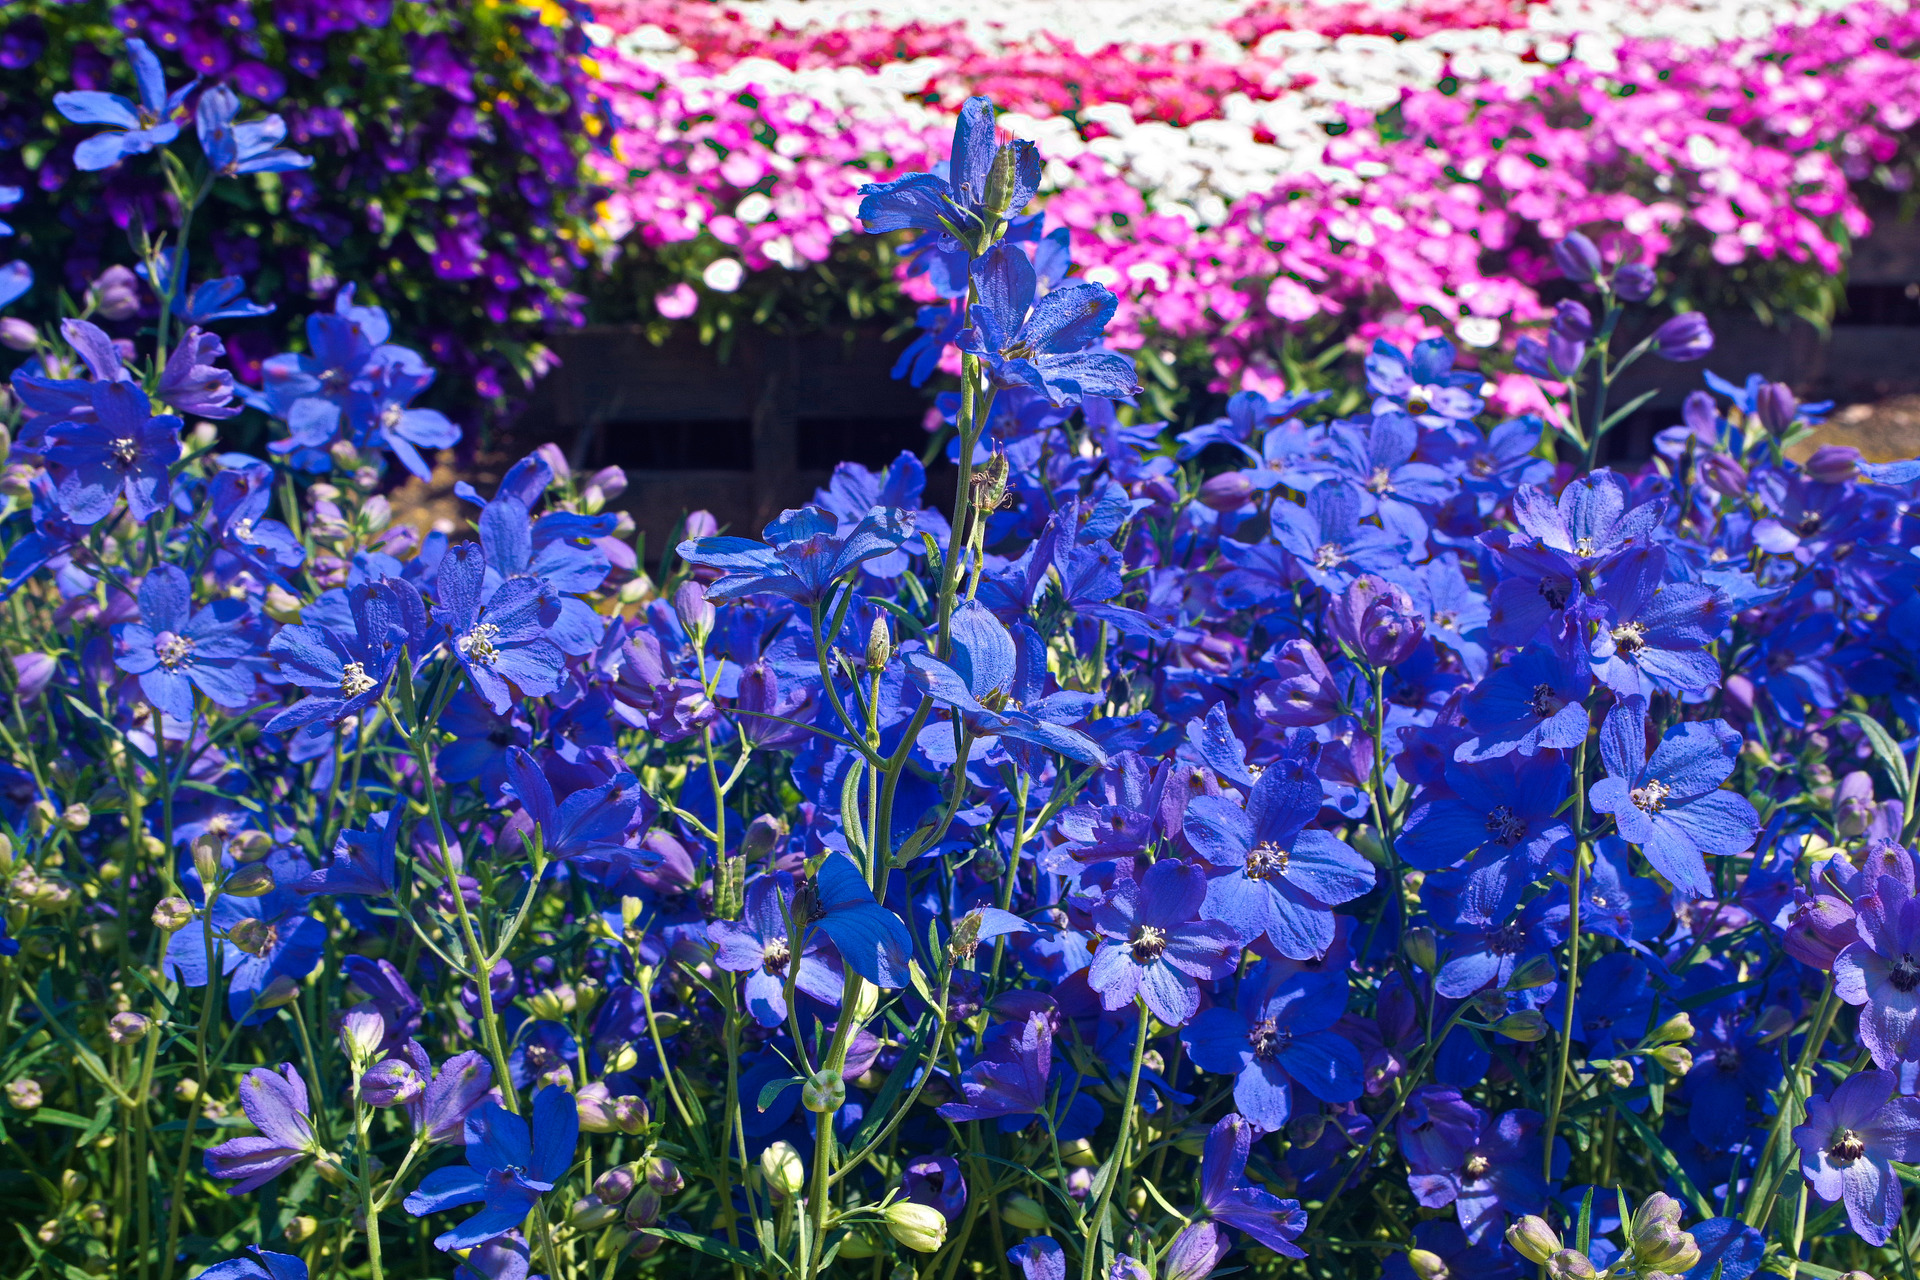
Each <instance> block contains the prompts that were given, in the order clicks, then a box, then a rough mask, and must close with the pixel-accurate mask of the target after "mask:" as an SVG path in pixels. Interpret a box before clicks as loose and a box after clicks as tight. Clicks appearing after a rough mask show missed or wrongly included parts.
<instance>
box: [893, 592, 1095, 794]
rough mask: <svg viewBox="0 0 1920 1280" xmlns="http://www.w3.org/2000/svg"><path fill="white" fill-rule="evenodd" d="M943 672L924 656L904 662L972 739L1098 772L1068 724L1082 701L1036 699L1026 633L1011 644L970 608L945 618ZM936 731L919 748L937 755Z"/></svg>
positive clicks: (1040, 671)
mask: <svg viewBox="0 0 1920 1280" xmlns="http://www.w3.org/2000/svg"><path fill="white" fill-rule="evenodd" d="M951 634H952V640H953V654H952V662H951V664H949V663H945V662H942V661H940V660H939V659H938V658H936V657H934V656H933V655H932V654H930V653H926V652H924V651H920V652H915V653H910V654H908V655H907V656H906V664H907V675H908V677H909V678H910V679H911V680H912V681H913V682H914V683H915V684H916V685H918V686H919V687H920V688H921V689H923V690H925V691H926V693H927V694H928V695H929V696H930V697H932V698H933V700H934V701H935V702H937V703H939V704H940V705H941V706H944V707H950V708H952V709H953V710H954V711H955V712H956V713H957V715H958V718H959V719H960V720H961V722H962V723H964V724H965V725H966V727H967V729H968V731H969V732H970V733H971V734H972V735H973V736H974V737H975V738H976V739H978V738H990V737H1004V738H1012V739H1014V740H1016V741H1020V742H1031V743H1033V744H1034V745H1035V746H1040V747H1045V748H1046V749H1048V750H1049V751H1057V752H1059V753H1060V754H1061V755H1063V756H1066V757H1068V758H1069V759H1072V760H1079V761H1081V762H1083V763H1086V764H1102V763H1104V762H1105V760H1106V753H1105V752H1104V751H1102V750H1101V749H1100V745H1099V744H1098V743H1096V742H1095V741H1094V740H1093V739H1092V738H1089V737H1088V736H1087V735H1086V734H1084V733H1082V732H1080V731H1079V730H1078V729H1071V728H1068V727H1067V726H1068V724H1070V723H1072V722H1074V721H1078V720H1082V719H1085V718H1086V714H1087V711H1088V710H1089V703H1090V701H1091V700H1090V699H1089V698H1088V696H1087V695H1085V694H1076V693H1064V692H1063V693H1054V694H1047V695H1045V696H1042V694H1043V690H1044V688H1045V683H1044V682H1045V680H1046V653H1045V646H1044V645H1043V644H1042V643H1041V641H1040V638H1039V636H1038V635H1037V634H1035V633H1034V631H1033V630H1032V629H1031V628H1029V627H1026V626H1024V625H1023V626H1021V627H1020V628H1019V640H1020V641H1021V642H1022V643H1019V644H1016V640H1015V636H1014V634H1013V633H1011V632H1009V631H1008V630H1007V628H1006V627H1004V626H1002V625H1001V623H1000V620H999V619H998V618H995V617H994V616H993V614H991V613H989V612H988V611H987V608H986V606H984V605H982V604H981V603H980V602H979V601H977V600H969V601H967V602H966V603H964V604H962V605H961V606H960V607H959V608H958V609H956V610H954V612H953V627H952V633H951ZM943 734H946V735H948V736H949V737H950V733H949V731H948V730H946V729H945V728H944V726H937V725H936V726H932V727H930V728H929V729H928V730H927V731H925V732H924V733H923V735H922V745H923V746H924V747H927V748H930V749H932V750H934V751H936V752H941V751H942V750H943V748H945V747H946V743H943V742H940V741H938V739H939V737H940V736H941V735H943Z"/></svg>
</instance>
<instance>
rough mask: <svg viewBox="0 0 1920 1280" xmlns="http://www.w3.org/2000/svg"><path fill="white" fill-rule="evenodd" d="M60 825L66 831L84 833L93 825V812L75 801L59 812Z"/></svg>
mask: <svg viewBox="0 0 1920 1280" xmlns="http://www.w3.org/2000/svg"><path fill="white" fill-rule="evenodd" d="M60 825H61V826H62V827H65V828H66V829H67V830H68V831H85V830H86V829H87V828H88V827H89V826H92V825H93V810H92V809H90V808H88V807H87V806H86V805H84V804H82V803H80V801H78V800H75V801H74V802H73V803H72V804H70V805H68V806H67V807H66V808H65V809H62V810H61V811H60Z"/></svg>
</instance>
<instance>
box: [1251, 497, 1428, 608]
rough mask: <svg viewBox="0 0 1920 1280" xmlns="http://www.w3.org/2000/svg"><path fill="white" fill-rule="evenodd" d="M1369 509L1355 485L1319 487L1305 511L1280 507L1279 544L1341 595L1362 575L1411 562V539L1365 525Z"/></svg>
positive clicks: (1318, 582) (1307, 573)
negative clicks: (1408, 552)
mask: <svg viewBox="0 0 1920 1280" xmlns="http://www.w3.org/2000/svg"><path fill="white" fill-rule="evenodd" d="M1364 509H1365V503H1364V501H1363V500H1362V497H1361V494H1360V491H1359V490H1358V489H1357V488H1355V487H1354V486H1353V485H1351V484H1348V483H1346V482H1345V481H1341V480H1328V481H1325V482H1323V483H1321V484H1318V485H1315V486H1314V487H1313V489H1312V491H1311V492H1309V493H1308V494H1307V498H1306V502H1305V504H1304V505H1302V506H1295V505H1294V504H1293V503H1290V502H1280V503H1275V504H1274V507H1273V514H1272V520H1273V540H1274V541H1275V542H1277V543H1279V544H1280V546H1281V547H1283V548H1285V550H1286V551H1287V553H1288V554H1289V555H1290V556H1291V557H1292V559H1293V564H1294V567H1295V568H1296V569H1297V570H1298V571H1299V573H1300V574H1301V575H1303V576H1304V577H1306V578H1307V579H1308V580H1309V581H1311V582H1312V583H1313V584H1314V585H1315V586H1317V587H1322V588H1325V589H1326V590H1328V591H1339V590H1341V589H1342V588H1343V587H1345V586H1346V584H1347V583H1349V582H1351V581H1353V579H1354V577H1355V575H1357V574H1362V573H1380V572H1383V571H1385V570H1389V569H1393V568H1397V567H1398V566H1400V565H1402V564H1404V563H1405V562H1406V539H1405V538H1404V537H1402V536H1401V535H1400V534H1399V533H1397V532H1393V531H1390V530H1387V529H1382V528H1380V527H1378V526H1376V525H1370V524H1361V523H1360V517H1361V513H1362V512H1363V510H1364ZM1225 585H1226V584H1225V583H1224V582H1223V583H1222V586H1223V587H1224V586H1225Z"/></svg>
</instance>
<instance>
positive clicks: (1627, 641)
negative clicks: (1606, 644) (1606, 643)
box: [1613, 622, 1647, 655]
mask: <svg viewBox="0 0 1920 1280" xmlns="http://www.w3.org/2000/svg"><path fill="white" fill-rule="evenodd" d="M1613 647H1614V648H1615V649H1618V650H1619V651H1620V652H1621V653H1624V654H1629V655H1631V654H1635V653H1638V652H1640V651H1641V650H1642V649H1644V648H1646V647H1647V629H1646V628H1645V627H1644V626H1642V625H1640V624H1639V623H1637V622H1623V623H1621V624H1620V625H1619V626H1617V627H1615V628H1614V629H1613Z"/></svg>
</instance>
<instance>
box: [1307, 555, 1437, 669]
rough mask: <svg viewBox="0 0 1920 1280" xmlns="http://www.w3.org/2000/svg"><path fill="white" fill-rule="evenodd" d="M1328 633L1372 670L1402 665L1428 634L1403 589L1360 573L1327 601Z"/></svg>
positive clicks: (1425, 626)
mask: <svg viewBox="0 0 1920 1280" xmlns="http://www.w3.org/2000/svg"><path fill="white" fill-rule="evenodd" d="M1326 621H1327V630H1328V631H1329V632H1330V633H1331V634H1332V635H1333V637H1334V639H1336V640H1338V641H1339V642H1340V643H1341V645H1342V646H1343V647H1344V648H1346V649H1347V650H1348V651H1349V652H1351V653H1352V654H1353V655H1354V656H1356V657H1357V658H1359V659H1360V661H1361V662H1363V663H1366V664H1367V665H1368V666H1371V667H1392V666H1397V665H1399V664H1400V663H1401V662H1404V661H1405V660H1406V659H1407V658H1408V657H1409V656H1410V655H1411V654H1412V653H1413V651H1414V649H1415V648H1417V647H1418V646H1419V644H1420V640H1421V638H1422V637H1423V636H1425V635H1426V632H1427V620H1426V617H1425V615H1424V614H1422V613H1420V612H1419V610H1418V609H1417V608H1416V607H1415V605H1414V603H1413V597H1412V596H1411V595H1409V594H1407V590H1406V588H1405V587H1402V586H1399V585H1398V584H1396V583H1392V582H1388V581H1387V580H1386V579H1384V578H1379V577H1376V576H1374V575H1373V574H1370V573H1368V574H1362V575H1361V576H1360V577H1358V578H1355V579H1354V580H1353V581H1352V582H1350V583H1348V584H1347V586H1346V589H1345V590H1344V591H1342V592H1341V593H1340V594H1339V595H1337V596H1334V597H1333V598H1332V599H1331V600H1329V601H1328V602H1327V613H1326Z"/></svg>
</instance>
